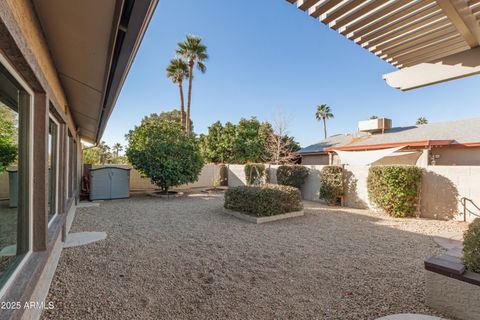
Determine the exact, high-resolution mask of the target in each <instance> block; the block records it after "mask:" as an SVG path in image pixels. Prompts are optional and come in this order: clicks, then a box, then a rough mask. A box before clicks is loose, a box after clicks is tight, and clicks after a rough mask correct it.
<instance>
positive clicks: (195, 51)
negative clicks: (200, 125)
mask: <svg viewBox="0 0 480 320" xmlns="http://www.w3.org/2000/svg"><path fill="white" fill-rule="evenodd" d="M177 54H178V55H179V56H180V57H182V58H183V59H185V61H186V62H187V64H188V97H187V116H186V126H187V132H191V131H192V130H191V128H190V127H189V126H190V108H191V102H192V80H193V68H194V67H195V66H196V67H197V69H198V70H199V71H200V72H201V73H205V72H206V71H207V67H206V66H205V61H207V60H208V54H207V47H206V46H205V45H204V44H203V43H202V38H200V37H196V36H192V35H187V38H186V40H185V41H183V42H179V43H178V49H177Z"/></svg>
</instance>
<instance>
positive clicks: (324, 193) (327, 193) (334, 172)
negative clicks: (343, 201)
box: [320, 166, 344, 204]
mask: <svg viewBox="0 0 480 320" xmlns="http://www.w3.org/2000/svg"><path fill="white" fill-rule="evenodd" d="M343 194H344V190H343V168H342V167H340V166H326V167H323V168H322V170H321V171H320V199H323V200H325V201H326V202H327V203H329V204H335V203H336V201H337V199H338V197H341V196H343Z"/></svg>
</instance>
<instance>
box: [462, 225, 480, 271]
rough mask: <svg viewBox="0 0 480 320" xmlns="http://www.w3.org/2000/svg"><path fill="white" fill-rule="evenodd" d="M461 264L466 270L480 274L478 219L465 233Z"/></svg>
mask: <svg viewBox="0 0 480 320" xmlns="http://www.w3.org/2000/svg"><path fill="white" fill-rule="evenodd" d="M463 263H464V264H465V268H467V270H469V271H472V272H476V273H480V218H477V219H475V220H474V221H473V222H472V223H471V224H470V226H469V227H468V230H467V231H466V232H465V236H464V239H463Z"/></svg>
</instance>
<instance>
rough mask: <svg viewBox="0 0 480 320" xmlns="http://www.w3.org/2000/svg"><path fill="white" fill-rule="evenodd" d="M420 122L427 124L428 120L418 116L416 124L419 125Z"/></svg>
mask: <svg viewBox="0 0 480 320" xmlns="http://www.w3.org/2000/svg"><path fill="white" fill-rule="evenodd" d="M422 124H428V120H427V118H425V117H420V118H418V119H417V122H416V125H417V126H421V125H422Z"/></svg>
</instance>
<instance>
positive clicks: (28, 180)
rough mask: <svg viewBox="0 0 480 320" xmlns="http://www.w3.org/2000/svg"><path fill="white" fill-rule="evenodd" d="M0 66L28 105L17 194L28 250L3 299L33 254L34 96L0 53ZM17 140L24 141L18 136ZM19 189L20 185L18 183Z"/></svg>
mask: <svg viewBox="0 0 480 320" xmlns="http://www.w3.org/2000/svg"><path fill="white" fill-rule="evenodd" d="M0 64H1V65H2V67H3V68H5V70H6V71H7V72H8V73H9V74H10V76H12V77H13V78H14V79H15V81H17V83H18V84H19V85H20V87H21V88H22V89H23V90H24V91H25V92H26V93H27V94H28V95H29V101H28V105H27V106H26V109H27V110H25V113H26V115H24V116H25V121H26V126H27V128H26V129H25V130H26V133H27V134H26V135H25V136H26V137H27V138H26V140H24V143H25V144H26V147H27V148H26V150H24V151H23V152H26V159H24V166H25V168H26V171H27V172H26V174H23V175H22V183H21V185H22V187H23V190H19V192H23V191H24V190H28V195H27V197H25V198H23V200H27V203H25V204H24V209H23V210H24V212H23V213H22V214H25V213H26V217H27V220H28V221H27V224H28V228H27V230H28V241H27V243H28V249H27V251H26V252H25V253H24V254H23V257H18V258H20V259H21V260H20V261H18V262H16V266H14V270H13V271H12V272H11V273H10V274H9V275H8V276H7V277H8V278H7V279H6V280H5V282H4V283H3V285H2V287H0V298H1V297H3V296H4V295H5V293H6V291H7V290H8V289H9V288H10V286H11V285H12V283H13V282H14V281H15V278H16V277H17V275H18V274H19V273H20V271H21V270H22V268H23V266H24V265H25V263H26V262H27V261H28V258H29V257H30V255H31V254H32V252H33V192H34V190H33V183H32V182H33V138H34V133H33V131H34V128H33V125H34V112H35V108H34V104H35V94H34V92H33V90H32V89H31V88H30V86H29V85H28V84H27V83H26V82H25V80H24V79H23V78H22V77H21V76H20V74H19V73H18V72H17V71H16V70H15V68H14V67H13V66H12V65H11V64H10V62H9V61H8V59H7V58H5V56H4V55H3V54H2V53H1V52H0ZM19 117H20V110H19ZM19 139H25V138H22V137H21V136H19ZM19 188H20V183H19Z"/></svg>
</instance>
